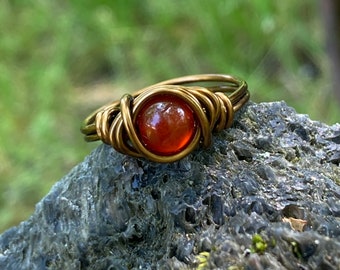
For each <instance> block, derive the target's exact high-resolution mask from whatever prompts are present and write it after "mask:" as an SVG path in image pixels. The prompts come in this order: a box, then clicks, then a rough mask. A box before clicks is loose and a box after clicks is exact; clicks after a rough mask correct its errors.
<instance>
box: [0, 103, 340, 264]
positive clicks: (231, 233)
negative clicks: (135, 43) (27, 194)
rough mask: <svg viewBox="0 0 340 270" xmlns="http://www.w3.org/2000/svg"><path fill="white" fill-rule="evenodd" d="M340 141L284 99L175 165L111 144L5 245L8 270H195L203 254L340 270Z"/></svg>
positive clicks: (213, 259)
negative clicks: (261, 247)
mask: <svg viewBox="0 0 340 270" xmlns="http://www.w3.org/2000/svg"><path fill="white" fill-rule="evenodd" d="M339 138H340V125H339V124H336V125H333V126H327V125H325V124H322V123H319V122H314V121H311V120H310V119H309V118H308V117H307V116H305V115H300V114H296V112H295V111H294V110H293V109H291V108H289V107H287V106H286V104H285V103H283V102H275V103H261V104H253V103H249V104H248V105H247V106H246V107H245V108H244V109H242V111H240V112H239V113H238V115H237V117H236V119H235V122H234V125H233V127H232V128H230V129H228V130H225V131H223V132H221V133H219V134H215V136H214V143H213V145H212V146H211V147H210V148H209V149H199V150H197V151H195V152H194V153H192V154H191V155H189V156H188V157H187V158H185V159H183V160H181V161H179V162H175V163H172V164H156V163H150V162H148V161H145V160H142V159H135V158H130V157H127V156H124V155H121V154H119V153H117V152H115V151H114V150H113V149H112V148H111V147H110V146H107V145H101V146H99V147H98V148H97V149H95V150H94V151H93V152H92V153H91V154H90V155H89V156H88V157H87V158H86V159H85V160H84V162H82V163H81V164H79V165H78V166H76V167H75V168H74V169H73V170H72V171H71V172H70V173H69V174H68V175H66V176H65V177H64V178H63V179H61V180H60V181H59V182H58V183H56V184H55V186H54V187H53V188H52V190H51V191H50V193H49V194H48V195H47V196H46V197H45V198H43V199H42V201H41V202H39V203H38V204H37V206H36V211H35V213H34V214H33V215H32V216H31V218H30V219H28V220H27V221H25V222H23V223H21V224H20V225H19V226H17V227H14V228H12V229H10V230H8V231H6V232H5V233H3V234H2V235H1V236H0V269H16V270H17V269H186V268H195V267H197V266H198V265H199V263H200V262H201V265H200V266H203V264H204V263H203V261H202V260H201V261H200V260H199V259H198V258H199V256H198V254H200V253H201V257H202V256H203V257H204V258H205V260H206V262H205V267H206V268H205V269H228V267H234V268H230V269H337V270H338V269H340V268H339V265H340V202H339V201H340V186H339V184H340V168H339V153H340V144H339ZM284 217H286V218H294V219H296V220H298V221H299V220H300V221H301V220H302V221H304V222H307V223H306V225H305V226H304V227H303V228H304V229H303V231H297V230H294V229H293V228H292V227H291V226H290V224H289V223H287V222H283V218H284ZM255 234H260V235H261V237H262V239H263V241H265V242H266V243H267V248H266V249H265V251H264V252H263V253H261V252H255V251H254V249H253V246H252V245H253V244H252V238H253V236H254V235H255ZM202 252H206V253H202ZM202 254H203V255H202Z"/></svg>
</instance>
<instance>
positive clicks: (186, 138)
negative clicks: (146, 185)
mask: <svg viewBox="0 0 340 270" xmlns="http://www.w3.org/2000/svg"><path fill="white" fill-rule="evenodd" d="M135 124H136V127H137V134H138V137H139V139H140V141H141V143H142V144H143V145H144V147H145V148H146V149H147V150H148V151H150V152H152V153H154V154H157V155H161V156H171V155H175V154H178V153H179V152H181V151H182V150H183V149H185V148H186V147H187V146H188V145H189V144H190V142H191V141H192V139H193V138H194V136H195V134H196V131H197V121H196V118H195V114H194V111H193V110H192V109H191V108H190V106H189V105H188V104H187V103H186V102H185V101H184V100H183V99H181V98H180V97H178V96H176V95H171V94H159V95H157V94H156V95H154V96H152V97H150V98H149V99H148V101H146V102H145V103H144V104H142V107H141V109H140V110H139V112H138V114H137V116H136V120H135Z"/></svg>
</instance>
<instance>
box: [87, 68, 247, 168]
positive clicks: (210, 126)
mask: <svg viewBox="0 0 340 270" xmlns="http://www.w3.org/2000/svg"><path fill="white" fill-rule="evenodd" d="M197 84H200V85H197ZM209 84H210V85H209ZM204 85H205V86H204ZM161 96H163V97H164V96H171V97H172V98H175V99H177V100H181V101H184V103H185V104H187V106H189V108H190V109H191V110H192V111H193V114H194V119H195V121H196V122H195V129H196V131H195V133H194V135H192V138H191V140H190V141H189V142H188V143H187V144H186V145H185V147H184V148H183V149H180V151H178V152H174V153H170V154H164V155H163V154H160V153H155V152H153V151H151V150H150V149H148V146H147V145H145V144H144V143H143V142H142V140H141V136H140V134H139V131H138V130H137V128H136V122H137V121H138V119H137V118H138V117H139V115H140V112H141V110H143V108H144V107H143V106H144V105H145V104H147V103H148V102H149V101H150V100H152V99H154V98H155V97H156V98H157V97H161ZM248 100H249V91H248V86H247V83H246V82H245V81H244V80H240V79H237V78H235V77H232V76H230V75H224V74H200V75H191V76H185V77H179V78H174V79H170V80H166V81H163V82H160V83H157V84H154V85H151V86H148V87H146V88H143V89H141V90H139V91H138V92H136V93H134V94H132V95H129V94H126V95H124V96H123V97H122V98H121V99H120V100H119V101H114V102H112V103H110V104H108V105H106V106H103V107H101V108H99V109H98V110H96V111H95V112H93V113H92V114H91V115H89V116H88V117H87V118H86V119H85V120H84V123H83V126H82V128H81V132H82V133H83V134H84V135H85V140H86V141H96V140H102V141H103V142H104V143H106V144H109V145H111V146H112V147H113V148H114V149H116V150H117V151H118V152H121V153H123V154H127V155H130V156H133V157H145V158H147V159H149V160H151V161H155V162H162V163H167V162H174V161H177V160H180V159H182V158H183V157H185V156H187V155H188V154H189V153H190V152H192V151H193V150H194V149H195V148H196V147H197V146H198V145H202V146H203V147H208V146H209V145H210V144H211V141H212V132H218V131H221V130H223V129H225V128H228V127H230V126H231V124H232V121H233V117H234V113H235V112H236V111H237V110H239V109H240V108H241V107H242V106H243V105H244V104H245V103H246V102H247V101H248Z"/></svg>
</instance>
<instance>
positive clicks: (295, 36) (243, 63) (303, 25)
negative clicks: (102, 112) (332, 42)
mask: <svg viewBox="0 0 340 270" xmlns="http://www.w3.org/2000/svg"><path fill="white" fill-rule="evenodd" d="M318 9H319V7H318V2H317V1H316V0H315V1H312V0H311V1H295V0H285V1H270V0H210V1H206V0H183V1H180V0H174V1H170V0H168V1H161V0H159V1H158V0H145V1H139V0H130V1H126V0H115V1H109V0H99V1H91V0H73V1H65V0H61V1H45V0H34V1H33V0H21V1H20V0H13V1H1V2H0V112H1V125H0V232H1V231H3V230H5V229H6V228H8V227H10V226H13V225H16V224H18V223H19V222H20V221H22V220H24V219H26V218H27V217H28V216H29V215H31V214H32V212H33V211H34V205H35V204H36V203H37V202H38V201H39V200H40V199H41V198H42V197H43V196H44V195H45V194H46V193H47V192H48V190H49V189H50V187H51V185H53V183H54V182H56V181H57V180H59V179H60V178H61V177H62V176H63V175H65V174H67V172H68V171H69V170H70V169H71V168H72V167H73V166H75V165H76V164H77V163H79V162H80V161H81V160H82V159H83V158H84V157H85V156H86V155H87V154H88V153H89V152H90V151H91V149H93V148H94V147H96V146H97V145H98V144H96V143H94V144H86V143H85V142H84V141H83V139H82V136H81V134H80V133H79V127H80V123H81V121H82V119H83V118H84V117H85V116H86V115H87V114H88V113H90V112H91V111H92V110H93V109H95V108H96V107H97V106H99V105H102V103H106V102H108V101H110V100H111V99H116V98H118V97H119V95H120V94H121V93H122V92H133V91H134V90H137V89H138V88H140V87H143V86H146V85H149V84H152V83H155V82H158V81H161V80H164V79H169V78H171V77H175V76H183V75H187V74H195V73H229V74H233V75H237V76H239V77H241V78H244V79H245V80H246V81H247V82H248V84H249V86H250V90H251V94H252V100H253V101H256V102H262V101H276V100H282V99H284V100H285V101H286V102H287V103H288V104H289V105H291V106H293V107H294V108H295V109H296V110H297V111H298V112H300V113H307V114H309V115H310V116H311V118H312V119H315V120H321V121H324V122H327V123H334V122H336V121H338V120H339V115H340V113H339V106H338V104H336V103H335V101H334V98H333V95H332V93H331V84H330V81H329V71H328V63H327V57H326V54H325V51H324V45H323V43H324V41H323V40H324V37H323V34H322V33H323V28H322V23H321V18H320V14H319V11H318Z"/></svg>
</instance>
